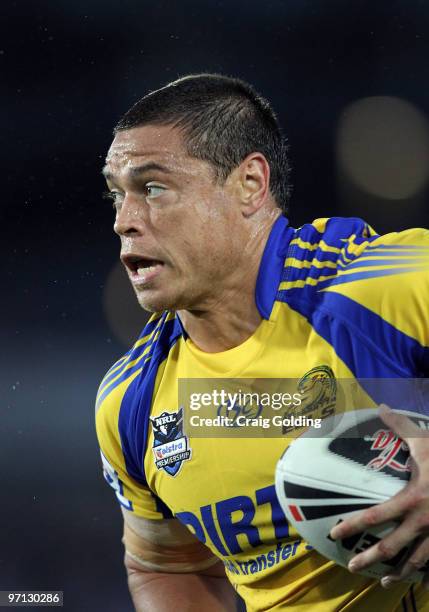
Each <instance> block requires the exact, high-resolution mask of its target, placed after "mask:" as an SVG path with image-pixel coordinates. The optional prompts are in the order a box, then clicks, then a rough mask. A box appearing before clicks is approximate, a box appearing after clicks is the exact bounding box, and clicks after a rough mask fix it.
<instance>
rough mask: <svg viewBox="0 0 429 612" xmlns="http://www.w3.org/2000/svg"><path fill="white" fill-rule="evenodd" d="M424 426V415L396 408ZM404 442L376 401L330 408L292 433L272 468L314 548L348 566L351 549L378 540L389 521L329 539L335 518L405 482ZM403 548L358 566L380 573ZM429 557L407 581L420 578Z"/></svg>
mask: <svg viewBox="0 0 429 612" xmlns="http://www.w3.org/2000/svg"><path fill="white" fill-rule="evenodd" d="M397 412H400V413H401V414H405V415H406V416H408V417H409V418H410V419H412V420H413V421H414V422H415V423H416V424H417V425H418V426H419V427H420V428H421V429H423V430H427V431H429V417H427V416H425V415H420V414H416V413H411V412H406V411H401V410H399V411H397ZM410 475H411V472H410V468H409V452H408V448H407V445H406V444H405V443H404V442H403V441H402V440H401V439H399V438H398V437H397V435H396V434H394V433H393V432H392V431H391V430H389V428H388V427H387V426H386V425H385V424H384V423H383V421H382V420H381V419H380V418H379V417H378V415H377V412H376V410H375V409H373V408H371V409H365V410H358V411H352V412H345V413H342V414H336V415H333V416H331V417H328V418H327V419H325V420H324V421H323V422H322V424H321V427H320V428H318V429H316V428H314V427H313V428H311V429H309V430H307V431H306V432H305V433H304V434H302V435H301V436H300V437H299V438H297V439H296V440H294V441H293V442H292V443H291V444H290V446H289V447H288V448H287V449H286V451H285V453H284V454H283V456H282V457H281V458H280V460H279V462H278V464H277V468H276V493H277V497H278V499H279V502H280V505H281V507H282V509H283V512H284V513H285V515H286V517H287V519H288V521H289V522H290V523H291V524H292V525H293V526H294V527H295V528H296V530H297V531H298V533H299V534H300V535H301V536H302V538H303V539H304V540H306V541H307V542H308V543H309V544H310V545H311V546H313V547H314V548H315V549H316V550H317V551H318V552H319V553H321V554H322V555H324V556H325V557H327V558H328V559H331V560H333V561H335V562H336V563H338V564H340V565H342V566H344V567H346V566H347V564H348V562H349V561H350V559H351V558H352V557H354V556H355V555H356V554H358V553H359V552H361V551H363V550H365V549H366V548H369V547H370V546H372V545H373V544H375V543H377V542H378V541H379V540H380V539H381V538H383V537H384V536H385V535H387V533H389V532H390V531H391V530H392V529H393V528H394V526H395V524H394V523H390V524H389V523H388V524H384V525H382V526H378V527H372V528H370V529H368V530H366V531H365V532H363V533H360V534H357V535H355V536H351V537H349V538H345V539H343V540H336V541H334V540H331V539H330V537H329V532H330V530H331V529H332V527H333V526H334V525H336V524H337V523H338V522H339V521H342V520H345V519H346V518H349V517H350V516H353V515H354V514H356V513H358V512H361V511H362V510H364V509H366V508H369V507H370V506H373V505H374V504H379V503H382V502H384V501H386V500H388V499H389V498H390V497H392V496H393V495H395V494H396V493H397V492H398V491H400V490H401V489H402V488H403V487H404V486H405V485H406V484H407V482H408V480H409V478H410ZM408 550H409V548H407V549H404V550H402V551H401V552H400V553H399V554H398V555H397V556H396V557H395V558H394V559H392V560H390V561H386V562H382V563H377V564H374V565H373V566H371V567H370V568H368V569H366V570H364V571H362V572H360V573H362V574H364V575H365V576H370V577H371V578H381V577H382V576H384V575H386V574H388V573H390V572H391V571H392V569H393V568H394V567H396V566H397V565H399V564H400V563H401V560H402V559H403V558H404V557H405V555H406V554H407V552H408ZM427 566H428V564H426V567H425V568H423V569H422V570H420V571H416V572H414V574H413V575H412V577H411V578H409V580H408V581H409V582H418V581H420V580H422V578H423V574H424V572H425V571H426V570H427V569H429V568H428V567H427Z"/></svg>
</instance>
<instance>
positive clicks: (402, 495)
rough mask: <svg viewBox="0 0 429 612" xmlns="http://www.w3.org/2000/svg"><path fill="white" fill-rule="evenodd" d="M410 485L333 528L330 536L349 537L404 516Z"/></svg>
mask: <svg viewBox="0 0 429 612" xmlns="http://www.w3.org/2000/svg"><path fill="white" fill-rule="evenodd" d="M408 489H409V487H408V486H406V487H405V488H404V489H402V491H399V493H397V494H396V495H394V496H393V497H392V498H391V499H388V500H387V501H385V502H383V503H382V504H376V505H375V506H371V507H370V508H368V509H367V510H363V511H362V512H359V513H358V514H356V515H355V516H352V517H350V518H348V519H346V520H345V521H342V522H341V523H338V524H337V525H335V527H333V528H332V529H331V532H330V537H331V538H332V539H333V540H338V539H342V538H346V537H349V536H351V535H354V534H355V533H359V532H360V531H365V530H366V529H368V528H369V527H372V526H374V525H380V524H381V523H386V522H388V521H392V520H395V519H396V518H398V517H400V516H402V514H403V513H404V511H405V510H406V509H407V508H408V505H409V490H408Z"/></svg>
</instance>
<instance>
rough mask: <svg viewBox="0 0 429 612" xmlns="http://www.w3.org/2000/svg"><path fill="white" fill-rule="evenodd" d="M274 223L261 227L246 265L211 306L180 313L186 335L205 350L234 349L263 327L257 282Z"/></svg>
mask: <svg viewBox="0 0 429 612" xmlns="http://www.w3.org/2000/svg"><path fill="white" fill-rule="evenodd" d="M277 216H278V215H277ZM273 221H275V219H274V220H272V221H271V223H270V224H269V225H267V226H265V227H259V228H258V231H257V233H255V235H254V236H252V240H249V242H248V243H247V245H246V246H245V248H244V249H243V257H242V259H241V262H242V265H241V266H237V269H236V270H235V271H234V273H233V274H232V275H231V278H230V279H229V281H228V282H227V283H225V284H224V287H223V288H222V289H221V290H219V291H218V292H217V294H216V295H215V296H213V297H212V298H211V299H210V300H209V301H208V303H207V305H205V306H204V307H203V308H195V309H189V310H179V311H178V314H179V316H180V320H181V322H182V324H183V326H184V328H185V330H186V333H187V334H188V336H189V337H190V339H191V340H192V342H193V343H194V344H195V345H196V346H197V347H198V348H199V349H201V350H202V351H205V352H207V353H218V352H221V351H226V350H228V349H231V348H234V347H235V346H238V345H240V344H242V343H243V342H244V341H245V340H247V338H249V337H250V336H251V335H252V334H253V333H254V331H255V330H256V328H257V327H258V326H259V324H260V322H261V320H262V317H261V315H260V314H259V311H258V308H257V306H256V303H255V288H256V280H257V277H258V272H259V265H260V263H261V258H262V254H263V252H264V248H265V245H266V242H267V239H268V236H269V233H270V230H271V227H272V225H273Z"/></svg>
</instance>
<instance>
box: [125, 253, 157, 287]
mask: <svg viewBox="0 0 429 612" xmlns="http://www.w3.org/2000/svg"><path fill="white" fill-rule="evenodd" d="M121 261H122V263H123V264H124V266H125V268H126V269H127V272H128V276H129V277H130V279H131V282H132V283H133V285H144V284H146V283H148V282H149V281H151V280H152V279H153V278H155V276H157V275H158V274H159V273H160V272H161V270H162V268H163V266H164V262H162V261H160V260H159V259H151V258H150V257H142V256H141V255H131V254H128V255H122V256H121Z"/></svg>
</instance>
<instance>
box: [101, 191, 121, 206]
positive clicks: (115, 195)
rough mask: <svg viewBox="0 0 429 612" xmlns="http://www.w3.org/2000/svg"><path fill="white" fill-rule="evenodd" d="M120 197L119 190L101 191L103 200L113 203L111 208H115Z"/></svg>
mask: <svg viewBox="0 0 429 612" xmlns="http://www.w3.org/2000/svg"><path fill="white" fill-rule="evenodd" d="M121 197H122V195H121V194H120V193H119V191H104V192H103V199H105V200H110V201H111V202H112V204H113V208H115V209H116V208H117V206H118V203H119V199H120V198H121Z"/></svg>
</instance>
